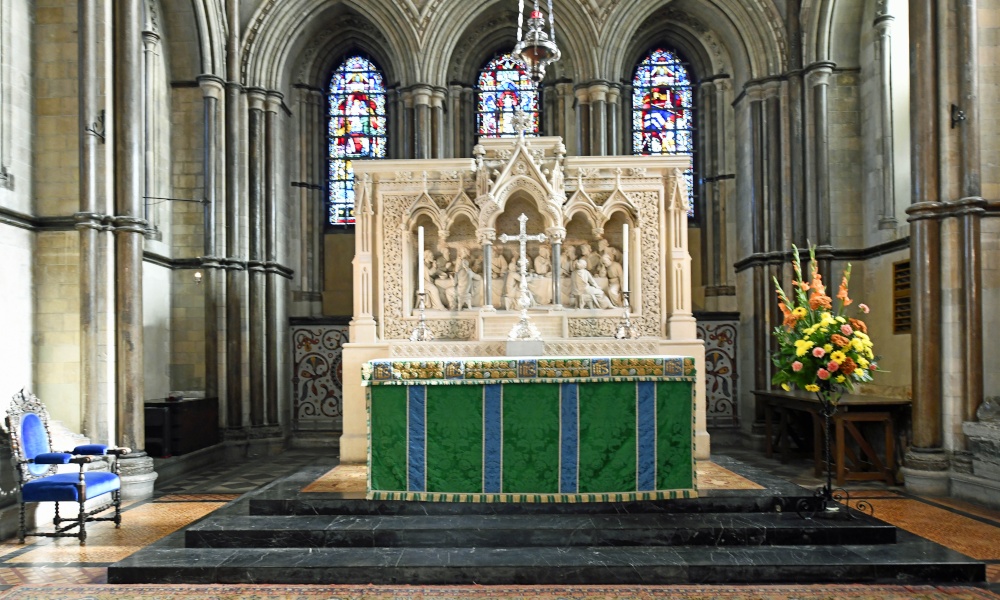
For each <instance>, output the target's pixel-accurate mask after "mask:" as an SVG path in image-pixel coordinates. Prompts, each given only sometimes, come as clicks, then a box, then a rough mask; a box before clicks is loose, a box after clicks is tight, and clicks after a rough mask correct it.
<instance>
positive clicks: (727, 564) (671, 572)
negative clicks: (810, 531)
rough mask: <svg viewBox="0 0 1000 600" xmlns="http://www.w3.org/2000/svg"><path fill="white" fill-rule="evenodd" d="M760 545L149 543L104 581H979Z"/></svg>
mask: <svg viewBox="0 0 1000 600" xmlns="http://www.w3.org/2000/svg"><path fill="white" fill-rule="evenodd" d="M891 548H892V550H891V551H887V550H886V547H885V546H881V545H872V546H864V545H844V546H791V547H790V546H758V547H734V548H711V547H634V546H630V547H599V548H595V547H560V548H551V547H535V548H318V549H315V548H230V549H217V548H160V549H156V548H147V549H145V550H142V551H140V552H138V553H136V554H134V555H132V556H131V557H129V558H127V559H125V560H123V561H120V562H118V563H115V564H114V565H112V566H110V567H109V568H108V582H109V583H277V584H290V583H298V584H307V583H314V584H329V583H353V584H364V583H373V584H412V585H430V584H482V585H491V584H492V585H497V584H558V585H570V584H577V585H579V584H678V583H779V582H780V583H827V582H838V583H850V582H854V583H894V584H902V583H949V582H950V583H957V582H964V583H969V582H981V581H983V580H984V578H985V569H986V567H985V565H984V564H983V563H981V562H977V561H973V560H971V559H969V558H966V557H964V556H962V555H960V554H958V553H956V552H954V551H952V550H948V549H947V548H943V547H941V546H937V545H933V544H931V545H928V544H920V543H916V544H896V545H894V546H892V547H891Z"/></svg>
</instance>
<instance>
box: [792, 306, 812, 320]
mask: <svg viewBox="0 0 1000 600" xmlns="http://www.w3.org/2000/svg"><path fill="white" fill-rule="evenodd" d="M792 314H793V315H795V316H796V317H798V318H800V319H801V318H802V317H804V316H806V315H807V314H809V311H807V310H806V309H805V307H803V306H800V307H798V308H796V309H795V310H793V311H792Z"/></svg>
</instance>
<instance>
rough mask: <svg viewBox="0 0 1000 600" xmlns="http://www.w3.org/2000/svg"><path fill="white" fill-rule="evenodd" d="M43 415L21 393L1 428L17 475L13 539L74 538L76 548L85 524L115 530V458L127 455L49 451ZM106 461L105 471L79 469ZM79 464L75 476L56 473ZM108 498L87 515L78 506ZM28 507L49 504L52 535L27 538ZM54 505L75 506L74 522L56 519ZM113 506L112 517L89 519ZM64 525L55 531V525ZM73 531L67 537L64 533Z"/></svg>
mask: <svg viewBox="0 0 1000 600" xmlns="http://www.w3.org/2000/svg"><path fill="white" fill-rule="evenodd" d="M48 422H49V415H48V411H46V410H45V407H44V406H43V405H42V403H41V402H39V400H38V398H36V397H35V396H34V395H33V394H31V393H30V392H26V391H24V390H21V391H20V392H19V393H17V394H15V395H14V399H13V401H12V402H11V404H10V406H9V407H8V409H7V419H6V421H5V423H6V429H7V435H8V436H9V437H10V447H11V454H12V456H11V460H12V461H13V463H14V468H15V469H16V470H17V474H18V487H19V494H18V499H19V501H20V505H21V521H20V528H19V531H18V535H19V538H20V540H21V541H22V542H23V541H24V538H25V536H26V535H41V536H49V537H68V536H72V537H78V538H80V543H81V544H82V543H85V542H86V539H87V531H86V523H87V522H89V521H114V522H115V525H116V526H120V525H121V479H120V478H119V477H118V460H117V458H118V456H120V455H122V454H127V453H129V452H130V450H129V449H128V448H110V449H109V448H108V447H107V446H105V445H103V444H84V445H81V446H77V447H76V448H74V449H73V451H72V452H53V451H52V443H51V436H50V435H49V426H48ZM104 456H108V457H109V459H110V466H111V470H110V471H104V470H90V471H87V470H85V468H86V466H87V465H88V464H92V463H96V462H98V461H101V462H103V461H104V459H103V458H101V457H104ZM67 464H74V465H79V472H76V473H59V472H57V466H58V465H67ZM108 494H110V496H111V497H110V503H109V504H108V505H106V506H103V507H101V508H98V509H97V510H93V511H90V512H87V511H86V510H85V509H84V503H85V502H86V501H87V500H90V499H92V498H97V497H99V496H105V495H108ZM28 502H55V503H56V507H55V508H56V509H55V519H54V520H53V523H54V524H55V526H56V530H55V532H53V533H32V534H28V533H27V532H26V528H25V514H24V509H25V504H27V503H28ZM60 502H76V503H77V504H78V506H79V512H78V514H77V516H75V517H67V518H63V517H60V516H59V503H60ZM112 506H113V507H114V509H115V512H114V516H107V517H96V516H94V515H96V514H98V513H100V512H102V511H104V510H105V509H107V508H110V507H112ZM63 522H70V523H71V524H70V525H65V526H62V527H60V525H59V524H60V523H63ZM72 529H76V531H73V532H70V530H72Z"/></svg>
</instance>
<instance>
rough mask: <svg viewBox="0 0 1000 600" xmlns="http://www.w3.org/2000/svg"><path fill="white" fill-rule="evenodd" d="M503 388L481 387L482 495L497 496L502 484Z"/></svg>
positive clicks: (496, 386) (496, 384)
mask: <svg viewBox="0 0 1000 600" xmlns="http://www.w3.org/2000/svg"><path fill="white" fill-rule="evenodd" d="M502 449H503V386H502V385H501V384H499V383H490V384H486V385H484V386H483V493H484V494H499V493H500V492H501V489H500V487H501V485H502V483H503V478H502V475H501V473H502V469H503V450H502Z"/></svg>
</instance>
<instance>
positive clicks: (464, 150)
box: [456, 87, 479, 158]
mask: <svg viewBox="0 0 1000 600" xmlns="http://www.w3.org/2000/svg"><path fill="white" fill-rule="evenodd" d="M461 116H462V146H461V154H459V155H458V157H459V158H467V157H469V156H472V146H473V145H474V144H475V143H476V136H477V135H478V133H479V131H478V129H477V128H476V94H475V90H473V89H472V88H471V87H464V88H462V113H461ZM456 151H457V150H456Z"/></svg>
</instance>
